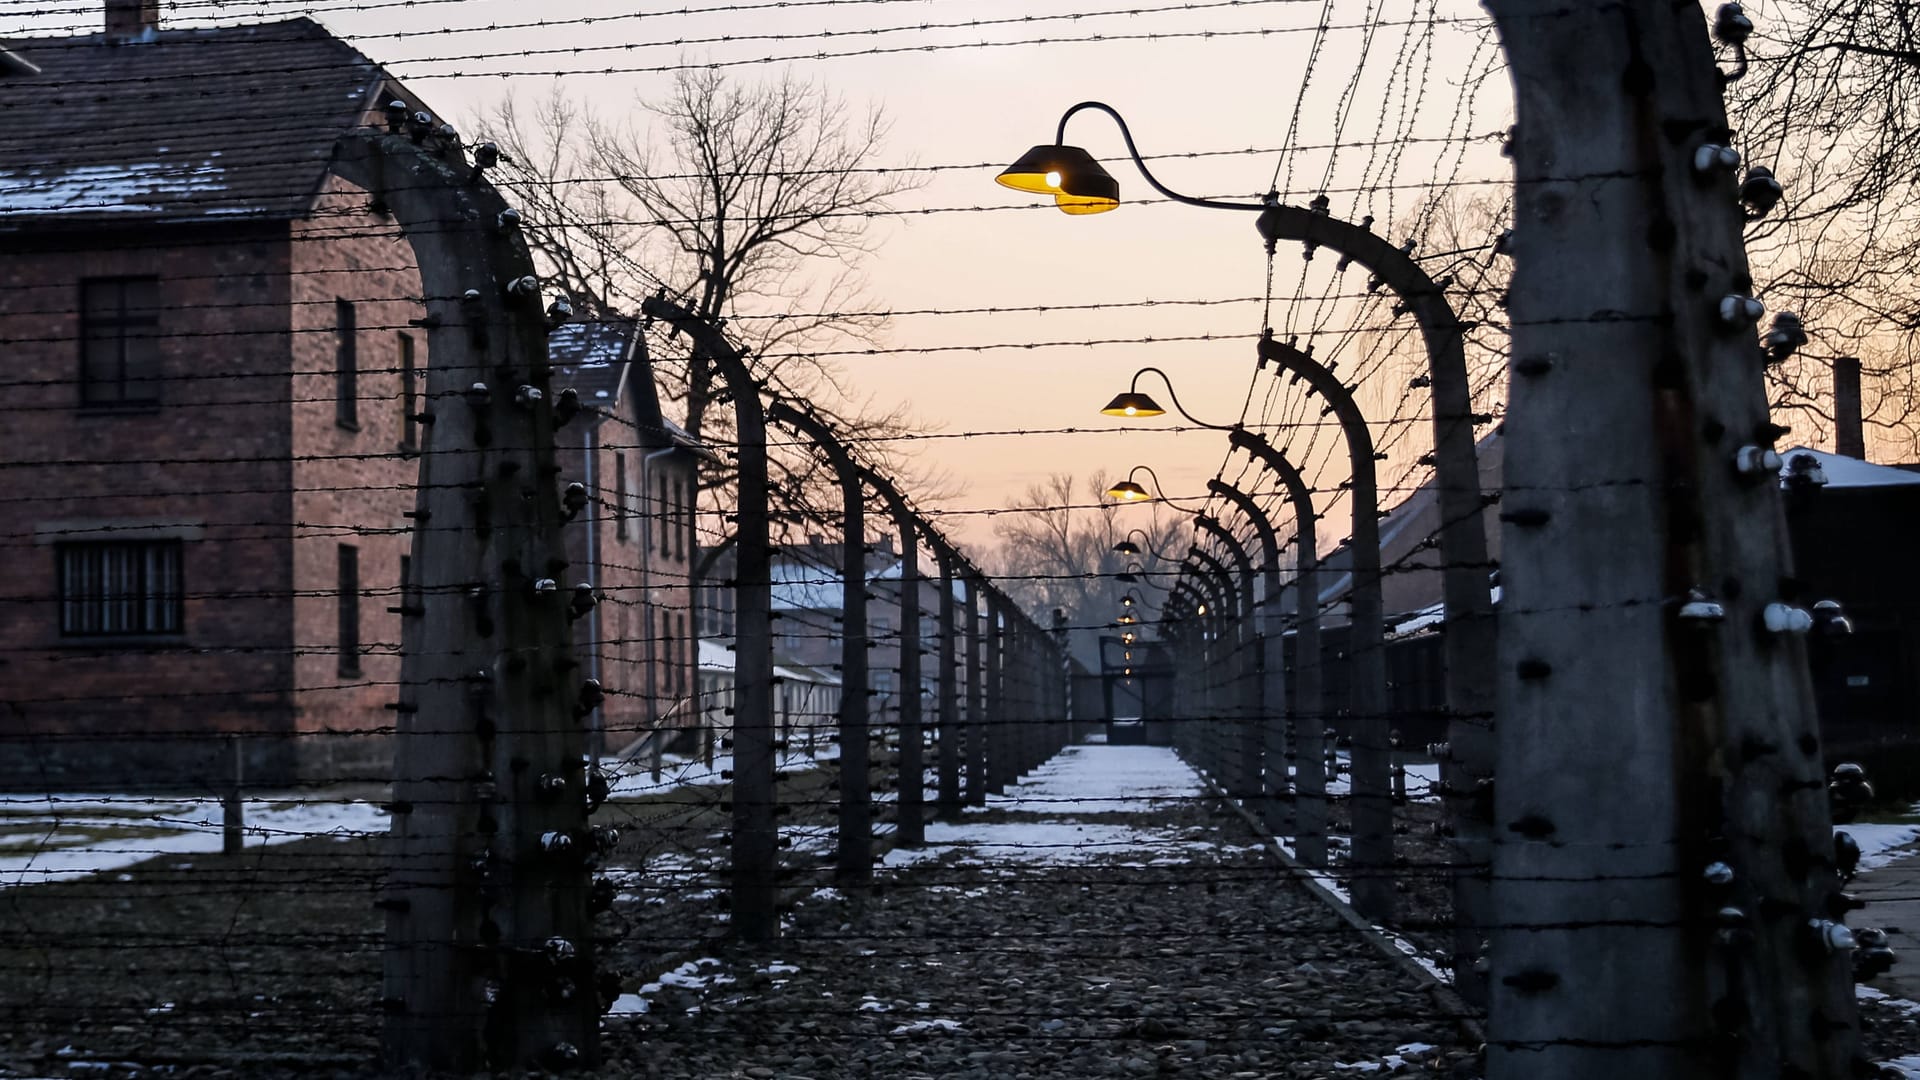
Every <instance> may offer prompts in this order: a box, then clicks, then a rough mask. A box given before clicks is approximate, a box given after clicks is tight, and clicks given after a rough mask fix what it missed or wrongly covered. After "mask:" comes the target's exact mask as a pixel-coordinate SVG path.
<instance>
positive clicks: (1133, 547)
mask: <svg viewBox="0 0 1920 1080" xmlns="http://www.w3.org/2000/svg"><path fill="white" fill-rule="evenodd" d="M1134 531H1135V532H1139V531H1140V530H1138V529H1135V530H1134ZM1113 550H1114V553H1115V554H1116V555H1138V554H1140V545H1139V544H1136V543H1134V542H1133V541H1131V540H1122V541H1120V542H1119V543H1117V544H1115V545H1113Z"/></svg>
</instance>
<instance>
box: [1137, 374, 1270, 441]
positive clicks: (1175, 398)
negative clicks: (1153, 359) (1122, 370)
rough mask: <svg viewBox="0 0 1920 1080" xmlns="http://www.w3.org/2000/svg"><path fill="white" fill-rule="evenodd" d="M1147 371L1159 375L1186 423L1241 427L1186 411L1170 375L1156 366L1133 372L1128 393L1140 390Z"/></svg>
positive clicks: (1223, 428)
mask: <svg viewBox="0 0 1920 1080" xmlns="http://www.w3.org/2000/svg"><path fill="white" fill-rule="evenodd" d="M1148 372H1152V373H1153V374H1155V375H1158V376H1160V382H1161V383H1162V384H1164V385H1165V386H1166V388H1167V397H1168V398H1170V399H1172V401H1173V408H1174V411H1175V412H1178V413H1179V414H1180V415H1181V416H1184V417H1186V418H1187V422H1188V423H1190V424H1195V425H1198V426H1200V427H1203V428H1211V429H1213V430H1214V431H1238V430H1239V429H1240V428H1241V426H1242V425H1240V424H1209V423H1207V422H1206V421H1205V420H1202V419H1200V418H1199V417H1197V416H1195V415H1193V414H1192V413H1190V412H1188V411H1187V407H1186V406H1185V405H1182V404H1180V392H1179V391H1177V390H1175V389H1174V388H1173V379H1172V377H1171V376H1169V375H1168V374H1167V373H1166V372H1164V371H1162V370H1160V369H1159V368H1157V367H1143V368H1141V369H1140V370H1139V371H1136V372H1134V373H1133V381H1132V382H1130V383H1128V384H1127V389H1128V391H1129V392H1130V393H1136V394H1137V393H1139V392H1140V376H1142V375H1145V374H1147V373H1148Z"/></svg>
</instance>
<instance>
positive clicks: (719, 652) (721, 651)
mask: <svg viewBox="0 0 1920 1080" xmlns="http://www.w3.org/2000/svg"><path fill="white" fill-rule="evenodd" d="M699 659H700V670H701V671H724V672H726V673H727V674H729V675H731V674H733V647H732V646H730V645H725V644H722V643H721V642H718V641H715V640H714V639H712V638H701V639H700V658H699Z"/></svg>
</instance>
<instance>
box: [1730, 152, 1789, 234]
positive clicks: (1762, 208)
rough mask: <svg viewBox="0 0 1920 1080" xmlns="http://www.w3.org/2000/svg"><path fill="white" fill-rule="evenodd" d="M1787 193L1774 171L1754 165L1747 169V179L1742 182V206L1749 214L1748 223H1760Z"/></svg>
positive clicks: (1763, 166)
mask: <svg viewBox="0 0 1920 1080" xmlns="http://www.w3.org/2000/svg"><path fill="white" fill-rule="evenodd" d="M1786 193H1787V192H1786V189H1785V188H1783V187H1781V186H1780V181H1779V180H1778V179H1776V178H1775V177H1774V175H1773V170H1772V169H1769V168H1767V167H1766V166H1765V165H1754V166H1752V167H1750V168H1748V169H1747V178H1746V179H1745V180H1742V181H1741V182H1740V206H1741V208H1742V209H1744V210H1745V211H1746V212H1747V220H1748V221H1758V220H1760V219H1761V218H1763V217H1766V216H1767V215H1768V214H1770V213H1772V212H1773V208H1774V207H1776V206H1778V205H1780V200H1781V198H1783V197H1784V196H1785V195H1786Z"/></svg>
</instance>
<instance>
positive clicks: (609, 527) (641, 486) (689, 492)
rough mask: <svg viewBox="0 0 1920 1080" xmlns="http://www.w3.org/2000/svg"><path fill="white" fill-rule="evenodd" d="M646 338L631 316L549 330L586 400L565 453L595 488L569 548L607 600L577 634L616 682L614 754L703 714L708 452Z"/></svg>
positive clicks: (608, 728)
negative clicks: (703, 484) (668, 411)
mask: <svg viewBox="0 0 1920 1080" xmlns="http://www.w3.org/2000/svg"><path fill="white" fill-rule="evenodd" d="M645 340H646V339H645V337H644V335H643V334H642V333H641V332H640V330H639V327H638V324H636V323H633V322H630V321H606V322H578V323H569V324H567V325H565V326H562V327H560V328H559V329H558V330H556V331H555V332H554V333H553V335H552V336H551V337H550V338H549V339H548V353H549V357H550V358H551V359H552V361H553V364H554V369H555V372H556V374H557V376H558V381H559V383H560V384H561V385H571V386H572V387H573V388H574V390H575V391H577V392H578V393H579V395H580V401H581V404H582V405H583V406H584V411H583V413H582V415H581V418H580V419H578V420H575V421H573V423H572V424H570V425H568V426H567V427H566V428H563V429H561V432H560V435H559V438H560V440H561V446H560V447H559V451H560V457H559V464H560V467H561V471H562V473H563V474H564V475H566V476H577V477H582V478H583V479H582V482H583V483H585V484H586V485H587V486H588V488H589V489H590V490H591V491H592V492H593V499H592V501H591V502H590V503H589V504H588V507H587V509H586V510H585V511H583V514H584V516H585V517H586V523H585V525H586V527H584V528H581V527H570V528H569V529H568V530H567V544H568V552H567V558H568V560H569V561H570V562H572V563H573V565H575V566H584V567H587V570H586V572H585V573H584V574H583V575H579V576H578V579H579V580H582V581H585V582H587V583H589V584H591V585H592V586H593V587H594V591H595V593H596V595H598V596H599V597H600V603H599V605H598V606H596V607H595V608H594V609H593V610H592V611H591V612H590V613H588V615H587V616H585V617H584V618H583V619H582V620H581V621H580V622H578V623H576V624H574V646H575V649H576V650H577V651H578V652H579V654H580V656H581V659H582V662H583V664H584V665H585V666H586V668H587V672H588V674H589V675H591V676H592V677H593V678H596V679H598V680H600V683H601V685H602V686H604V687H606V690H607V700H606V702H605V704H603V705H602V706H601V707H600V708H599V709H598V710H597V711H596V712H595V714H594V716H595V720H596V722H597V723H598V724H599V725H600V726H599V728H598V729H597V740H596V741H597V744H598V749H599V751H600V752H602V753H613V754H618V753H622V752H624V751H627V750H630V749H634V748H637V747H638V744H639V743H640V742H641V741H642V740H643V739H644V738H645V737H646V736H647V735H648V734H650V733H653V732H657V731H660V732H664V731H668V730H677V729H682V728H688V727H694V726H697V725H698V724H699V709H698V705H697V703H696V697H697V694H698V685H697V684H698V680H697V678H696V676H695V656H696V652H697V646H696V640H697V630H696V628H695V627H694V626H693V625H692V621H693V614H692V609H693V606H692V603H691V601H690V595H691V589H690V584H689V583H690V581H691V575H692V569H691V568H692V565H693V559H694V557H695V554H696V552H697V550H698V541H697V538H696V536H695V532H694V530H695V526H696V511H695V501H696V499H697V494H698V490H699V489H698V484H697V477H696V467H697V464H698V459H699V458H700V457H701V456H703V455H704V454H705V452H704V451H702V450H700V449H699V447H697V446H696V445H695V443H694V442H693V440H692V439H690V438H689V437H688V436H687V434H686V432H685V431H683V430H681V429H680V428H679V427H678V426H676V425H675V424H673V423H672V422H671V421H669V420H667V419H666V417H665V416H664V415H663V414H662V412H661V409H660V397H659V392H658V389H657V385H656V383H655V381H654V375H653V368H652V365H651V364H650V363H649V362H648V358H647V354H646V349H645Z"/></svg>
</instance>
